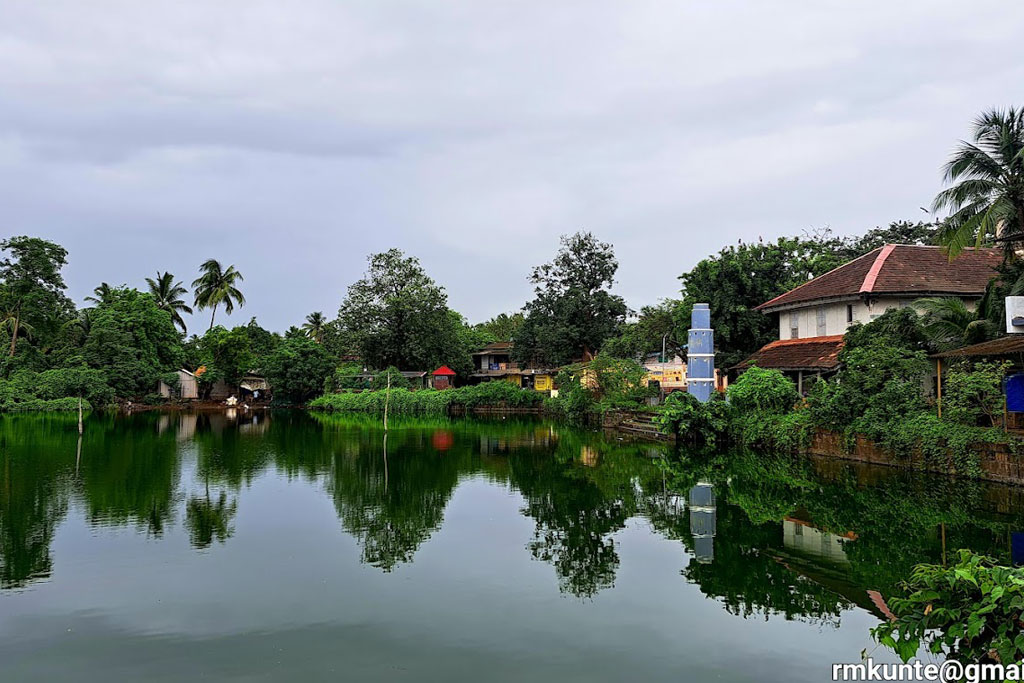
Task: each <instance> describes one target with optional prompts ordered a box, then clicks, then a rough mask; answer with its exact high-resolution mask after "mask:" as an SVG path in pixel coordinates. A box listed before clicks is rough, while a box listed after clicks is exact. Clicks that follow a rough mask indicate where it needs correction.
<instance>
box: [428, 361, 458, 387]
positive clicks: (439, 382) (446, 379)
mask: <svg viewBox="0 0 1024 683" xmlns="http://www.w3.org/2000/svg"><path fill="white" fill-rule="evenodd" d="M454 377H455V371H454V370H452V369H451V368H450V367H448V366H447V365H442V366H441V367H439V368H438V369H437V370H434V371H433V372H432V373H430V378H431V382H432V384H433V387H434V388H435V389H447V388H449V387H451V385H452V381H453V378H454Z"/></svg>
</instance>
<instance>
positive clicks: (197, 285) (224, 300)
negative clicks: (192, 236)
mask: <svg viewBox="0 0 1024 683" xmlns="http://www.w3.org/2000/svg"><path fill="white" fill-rule="evenodd" d="M199 272H200V275H199V277H198V278H196V279H195V280H193V282H192V288H193V289H194V290H195V297H196V306H197V307H198V308H199V310H203V309H205V308H209V309H212V312H211V313H210V329H211V330H212V329H213V320H214V318H215V317H216V316H217V307H218V306H220V305H221V304H224V310H225V312H227V314H228V315H231V313H232V312H233V311H234V310H235V305H236V304H237V305H238V306H239V307H242V306H244V305H245V296H243V295H242V292H241V290H239V289H238V283H239V282H242V281H243V280H245V278H244V277H242V274H241V273H240V272H238V271H237V270H235V267H234V266H228V267H227V269H225V268H224V266H222V265H221V264H220V262H219V261H217V260H216V259H207V260H206V261H204V262H203V264H202V265H201V266H199Z"/></svg>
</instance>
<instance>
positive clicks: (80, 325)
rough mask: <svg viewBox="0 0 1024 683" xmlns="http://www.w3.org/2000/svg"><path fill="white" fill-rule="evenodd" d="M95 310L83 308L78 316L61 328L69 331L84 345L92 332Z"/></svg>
mask: <svg viewBox="0 0 1024 683" xmlns="http://www.w3.org/2000/svg"><path fill="white" fill-rule="evenodd" d="M94 310H96V309H94V308H83V309H81V310H80V311H78V315H76V316H75V317H74V318H71V319H70V320H68V321H67V322H65V323H64V324H63V325H62V326H61V327H63V328H64V329H65V330H69V331H70V332H71V334H72V336H73V337H74V338H75V341H76V342H77V343H82V342H84V341H85V340H86V338H87V337H88V336H89V332H90V331H92V314H93V311H94Z"/></svg>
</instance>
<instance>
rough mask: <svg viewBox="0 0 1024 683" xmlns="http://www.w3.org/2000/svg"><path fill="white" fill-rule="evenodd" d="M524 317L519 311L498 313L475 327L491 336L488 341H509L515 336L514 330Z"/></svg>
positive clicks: (519, 325) (515, 330)
mask: <svg viewBox="0 0 1024 683" xmlns="http://www.w3.org/2000/svg"><path fill="white" fill-rule="evenodd" d="M525 319H526V318H525V317H524V316H523V314H522V312H521V311H516V312H515V313H513V314H511V315H509V314H508V313H500V314H498V315H496V316H494V317H493V318H491V319H490V320H488V321H487V322H484V323H480V324H478V325H477V326H476V327H477V329H478V330H480V331H481V332H483V333H485V334H487V335H489V336H490V337H491V339H490V341H509V340H510V339H512V338H513V337H515V335H516V332H518V331H519V328H520V327H521V326H522V324H523V321H524V320H525Z"/></svg>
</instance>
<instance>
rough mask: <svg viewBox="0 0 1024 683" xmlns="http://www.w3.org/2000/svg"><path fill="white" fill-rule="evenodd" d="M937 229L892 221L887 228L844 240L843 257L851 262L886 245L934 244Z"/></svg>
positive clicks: (879, 228) (874, 229) (931, 225)
mask: <svg viewBox="0 0 1024 683" xmlns="http://www.w3.org/2000/svg"><path fill="white" fill-rule="evenodd" d="M937 239H938V227H937V226H936V225H935V223H925V222H923V221H917V222H916V223H913V222H911V221H893V222H892V223H890V224H889V227H887V228H881V227H878V228H872V229H871V230H868V231H867V232H866V233H864V234H863V235H862V236H860V237H852V238H846V239H845V240H844V242H845V243H846V247H845V248H844V249H842V250H841V251H842V252H843V256H844V257H845V258H846V259H848V260H853V259H855V258H857V257H858V256H863V255H864V254H867V253H868V252H871V251H874V250H875V249H878V248H880V247H884V246H885V245H887V244H919V245H931V244H935V243H936V240H937Z"/></svg>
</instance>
